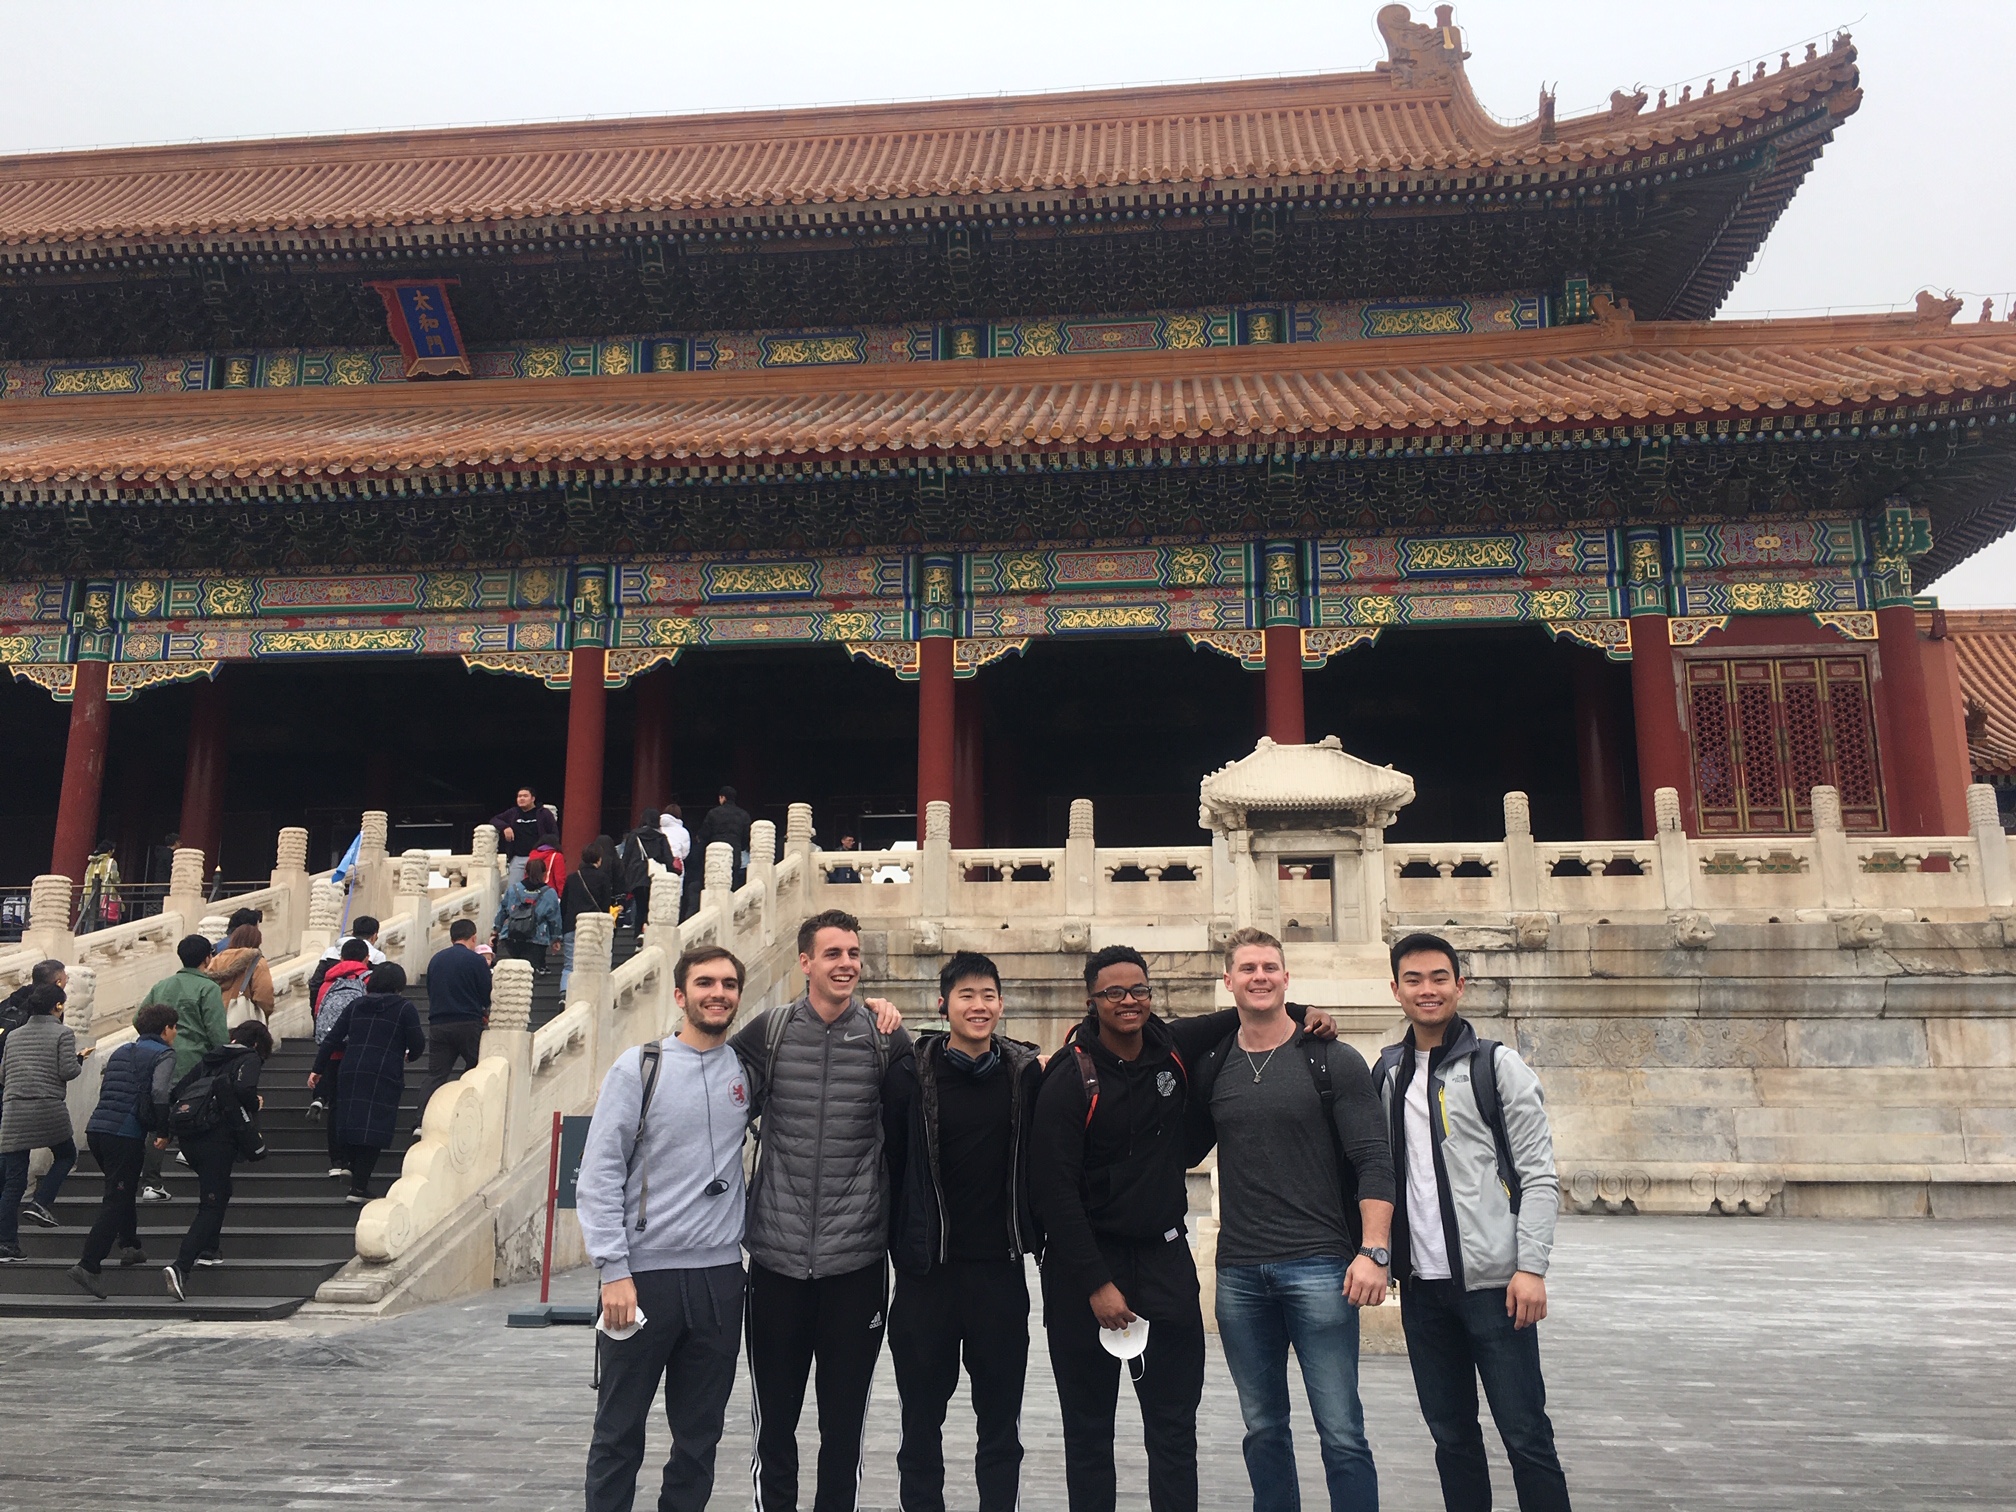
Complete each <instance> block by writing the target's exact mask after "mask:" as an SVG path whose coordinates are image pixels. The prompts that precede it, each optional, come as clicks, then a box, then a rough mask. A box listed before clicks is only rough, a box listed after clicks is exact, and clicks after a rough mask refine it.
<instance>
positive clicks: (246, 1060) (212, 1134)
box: [162, 1019, 273, 1302]
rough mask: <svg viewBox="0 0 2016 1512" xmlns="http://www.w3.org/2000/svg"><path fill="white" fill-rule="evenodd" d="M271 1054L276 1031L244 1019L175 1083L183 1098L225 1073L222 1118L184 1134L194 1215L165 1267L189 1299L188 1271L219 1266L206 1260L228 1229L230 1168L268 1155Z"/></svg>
mask: <svg viewBox="0 0 2016 1512" xmlns="http://www.w3.org/2000/svg"><path fill="white" fill-rule="evenodd" d="M272 1053H273V1036H272V1034H271V1033H270V1032H268V1030H267V1028H266V1026H265V1025H264V1024H262V1023H260V1022H259V1021H258V1020H257V1019H253V1020H251V1021H250V1022H248V1023H243V1024H240V1025H239V1026H238V1027H237V1028H236V1029H233V1030H232V1031H231V1038H230V1039H228V1040H227V1041H225V1042H224V1043H223V1044H222V1045H220V1046H218V1047H217V1048H216V1049H215V1050H212V1051H210V1052H209V1053H208V1054H206V1055H205V1056H204V1057H203V1059H202V1060H201V1061H200V1062H198V1063H197V1065H196V1066H195V1067H194V1068H193V1069H192V1070H191V1071H190V1073H189V1075H188V1076H185V1077H184V1078H182V1080H181V1081H179V1082H177V1083H176V1086H175V1095H176V1096H177V1097H178V1098H179V1097H181V1096H182V1095H183V1094H184V1093H185V1092H188V1091H189V1090H190V1089H192V1088H193V1087H194V1086H195V1085H196V1083H197V1082H198V1081H199V1080H201V1079H203V1078H206V1077H220V1076H221V1077H222V1078H224V1081H225V1087H224V1089H223V1094H222V1096H221V1098H220V1099H219V1101H220V1104H221V1106H220V1109H219V1112H220V1114H221V1117H220V1119H219V1121H218V1122H217V1123H216V1124H214V1125H213V1126H212V1127H210V1128H208V1129H206V1130H204V1131H203V1132H201V1133H197V1134H188V1135H184V1136H183V1138H182V1153H183V1154H185V1155H187V1156H188V1157H189V1164H190V1165H191V1166H193V1167H194V1168H195V1170H196V1189H197V1199H196V1216H195V1217H194V1218H193V1219H191V1220H190V1223H189V1232H188V1233H187V1234H185V1235H183V1236H182V1249H181V1251H180V1253H178V1254H177V1255H176V1257H175V1259H174V1260H173V1261H172V1262H171V1263H170V1264H169V1265H167V1266H166V1267H165V1268H164V1269H163V1271H162V1279H163V1280H164V1281H165V1282H166V1283H167V1287H168V1295H169V1296H171V1297H173V1298H174V1299H175V1300H176V1301H177V1302H184V1301H187V1300H188V1293H187V1287H188V1282H189V1274H190V1272H191V1271H192V1270H194V1269H195V1268H196V1267H197V1266H198V1265H221V1264H223V1261H222V1260H215V1259H205V1258H203V1257H205V1256H214V1255H216V1254H217V1241H218V1239H219V1237H220V1236H221V1235H222V1234H223V1232H224V1213H225V1210H226V1209H227V1208H229V1207H230V1205H231V1168H232V1167H233V1166H234V1165H236V1164H237V1163H238V1162H239V1161H240V1160H241V1159H242V1160H264V1159H265V1158H266V1141H265V1139H264V1138H263V1137H262V1136H261V1135H260V1132H259V1110H260V1108H261V1107H263V1106H264V1105H265V1099H263V1098H262V1097H260V1095H259V1069H260V1067H261V1066H263V1065H264V1064H265V1063H266V1059H267V1057H268V1056H270V1055H272Z"/></svg>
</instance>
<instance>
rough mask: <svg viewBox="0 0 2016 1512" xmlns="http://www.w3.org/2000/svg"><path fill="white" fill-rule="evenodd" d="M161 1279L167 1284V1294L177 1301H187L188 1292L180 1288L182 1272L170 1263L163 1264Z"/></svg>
mask: <svg viewBox="0 0 2016 1512" xmlns="http://www.w3.org/2000/svg"><path fill="white" fill-rule="evenodd" d="M161 1279H162V1280H163V1281H165V1282H166V1283H167V1284H168V1295H169V1296H171V1297H173V1298H174V1299H175V1300H176V1301H177V1302H187V1301H188V1300H189V1294H188V1293H187V1292H185V1291H183V1290H182V1272H180V1271H178V1270H177V1269H175V1267H174V1266H172V1265H168V1266H163V1267H162V1270H161Z"/></svg>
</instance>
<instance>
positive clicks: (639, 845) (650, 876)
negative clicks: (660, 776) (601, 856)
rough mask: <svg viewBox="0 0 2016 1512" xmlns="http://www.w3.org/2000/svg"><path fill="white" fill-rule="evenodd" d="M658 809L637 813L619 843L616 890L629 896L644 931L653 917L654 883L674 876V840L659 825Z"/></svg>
mask: <svg viewBox="0 0 2016 1512" xmlns="http://www.w3.org/2000/svg"><path fill="white" fill-rule="evenodd" d="M658 819H659V811H658V810H657V809H655V808H647V809H646V810H644V812H643V813H641V814H639V815H638V816H637V827H636V828H635V829H633V830H631V831H630V832H629V833H628V834H626V835H625V836H624V837H623V841H622V843H621V844H620V845H618V846H617V847H616V860H617V867H616V891H617V892H618V893H619V894H620V895H622V896H624V897H627V898H629V900H630V908H631V910H632V917H633V918H634V919H635V920H636V921H637V930H638V932H639V933H640V934H641V933H642V932H643V929H644V926H645V924H646V923H647V922H648V921H649V920H650V918H651V886H652V884H653V883H654V882H656V881H658V880H659V879H660V878H670V877H671V876H672V864H673V857H672V843H671V841H669V840H668V839H666V837H665V831H664V830H662V829H660V828H659V827H658Z"/></svg>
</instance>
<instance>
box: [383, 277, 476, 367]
mask: <svg viewBox="0 0 2016 1512" xmlns="http://www.w3.org/2000/svg"><path fill="white" fill-rule="evenodd" d="M454 281H455V280H453V279H441V278H436V279H430V280H424V281H423V280H419V279H397V280H393V281H390V282H385V283H374V284H372V285H371V286H370V287H372V288H374V289H376V290H377V291H378V297H379V298H380V299H382V300H384V301H385V323H386V325H388V326H389V327H391V330H392V339H393V341H395V342H396V343H398V346H399V351H400V353H401V355H403V356H404V357H405V359H406V376H407V377H408V378H439V377H442V376H444V375H446V374H449V373H460V374H461V375H462V376H463V377H465V378H466V377H468V376H469V354H468V353H467V352H466V351H464V350H463V347H462V332H461V329H460V328H459V327H458V326H457V325H456V324H455V312H454V310H453V309H451V308H450V307H449V304H448V285H449V284H451V283H453V282H454Z"/></svg>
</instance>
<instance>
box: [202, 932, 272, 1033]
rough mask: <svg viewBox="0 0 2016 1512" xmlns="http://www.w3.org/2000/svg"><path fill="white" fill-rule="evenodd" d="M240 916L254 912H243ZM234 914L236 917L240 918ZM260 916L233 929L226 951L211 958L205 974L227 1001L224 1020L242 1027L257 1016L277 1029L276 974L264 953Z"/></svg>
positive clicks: (225, 943)
mask: <svg viewBox="0 0 2016 1512" xmlns="http://www.w3.org/2000/svg"><path fill="white" fill-rule="evenodd" d="M240 913H252V910H251V909H249V908H247V909H241V910H240ZM237 916H238V915H236V914H234V915H233V916H232V917H234V918H236V917H237ZM258 920H259V916H258V915H257V914H256V913H252V922H250V923H247V924H236V925H233V926H232V929H231V933H230V934H229V935H228V936H226V937H225V940H224V948H223V949H222V950H220V951H219V952H218V953H217V954H216V955H214V956H212V957H211V958H210V964H209V965H208V966H206V967H204V968H203V974H204V975H205V976H207V977H208V978H210V980H211V981H213V982H215V983H216V984H217V991H218V993H219V994H220V995H221V996H222V997H223V999H224V1018H225V1021H226V1023H227V1024H242V1023H244V1022H245V1021H246V1020H248V1019H251V1018H254V1017H256V1018H257V1019H258V1020H259V1022H260V1023H262V1024H264V1025H266V1027H267V1028H269V1029H270V1028H272V1027H273V1022H272V1021H273V971H272V968H271V967H269V966H268V965H267V964H266V957H265V955H264V954H263V953H262V951H261V948H260V947H261V946H262V945H263V944H264V940H263V938H262V936H261V935H260V933H259V922H258Z"/></svg>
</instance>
